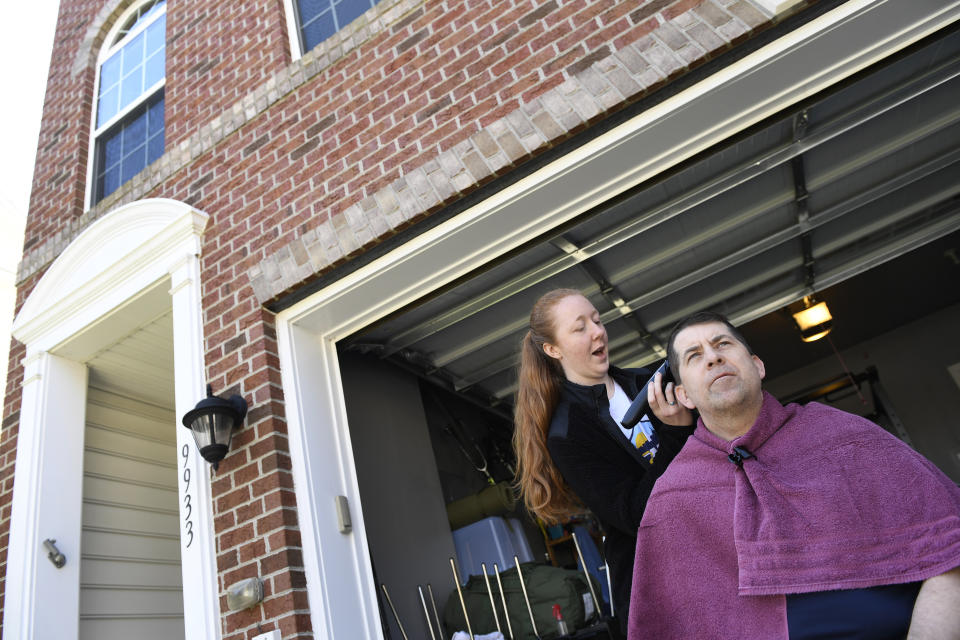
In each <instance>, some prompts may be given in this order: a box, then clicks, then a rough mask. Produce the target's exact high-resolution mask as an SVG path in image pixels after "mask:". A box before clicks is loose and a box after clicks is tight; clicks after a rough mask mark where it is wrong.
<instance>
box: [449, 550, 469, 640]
mask: <svg viewBox="0 0 960 640" xmlns="http://www.w3.org/2000/svg"><path fill="white" fill-rule="evenodd" d="M450 570H451V571H453V583H454V584H455V585H457V595H458V596H460V608H462V609H463V619H464V620H466V621H467V633H469V634H470V640H474V638H473V629H472V628H471V627H470V615H469V614H468V613H467V603H466V601H465V600H464V599H463V589H461V588H460V575H459V574H458V573H457V564H456V563H455V562H454V561H453V558H450Z"/></svg>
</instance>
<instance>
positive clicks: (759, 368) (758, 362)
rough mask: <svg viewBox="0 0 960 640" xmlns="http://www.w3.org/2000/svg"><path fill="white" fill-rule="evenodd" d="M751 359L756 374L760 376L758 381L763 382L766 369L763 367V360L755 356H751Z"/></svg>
mask: <svg viewBox="0 0 960 640" xmlns="http://www.w3.org/2000/svg"><path fill="white" fill-rule="evenodd" d="M751 357H752V358H753V366H755V367H756V368H757V373H759V374H760V379H761V380H763V378H764V376H766V375H767V368H766V367H765V366H764V365H763V360H761V359H760V358H758V357H757V356H751Z"/></svg>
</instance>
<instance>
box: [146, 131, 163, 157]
mask: <svg viewBox="0 0 960 640" xmlns="http://www.w3.org/2000/svg"><path fill="white" fill-rule="evenodd" d="M162 155H163V132H162V131H161V132H160V133H158V134H157V135H155V136H153V137H152V138H150V140H149V141H148V142H147V164H150V163H151V162H153V161H154V160H156V159H157V158H159V157H160V156H162Z"/></svg>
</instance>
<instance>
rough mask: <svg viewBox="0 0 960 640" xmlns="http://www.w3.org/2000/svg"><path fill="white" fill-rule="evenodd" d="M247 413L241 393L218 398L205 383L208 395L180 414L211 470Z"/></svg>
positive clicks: (224, 454)
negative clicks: (227, 397)
mask: <svg viewBox="0 0 960 640" xmlns="http://www.w3.org/2000/svg"><path fill="white" fill-rule="evenodd" d="M246 415H247V401H246V400H244V399H243V396H238V395H233V396H230V399H229V400H226V399H224V398H218V397H216V396H214V395H213V388H212V387H211V386H210V385H209V384H208V385H207V397H206V398H204V399H203V400H201V401H200V402H198V403H197V406H196V407H194V408H193V409H191V410H190V411H187V414H186V415H185V416H183V426H185V427H186V428H188V429H190V431H192V432H193V439H194V440H196V442H197V449H199V451H200V455H201V456H203V459H204V460H206V461H207V462H209V463H211V464H212V465H213V469H214V471H216V469H217V465H218V464H219V463H220V461H221V460H223V458H224V457H225V456H226V455H227V451H228V450H229V449H230V439H231V438H232V437H233V432H234V431H235V430H238V429H240V426H241V425H242V424H243V418H244V417H245V416H246Z"/></svg>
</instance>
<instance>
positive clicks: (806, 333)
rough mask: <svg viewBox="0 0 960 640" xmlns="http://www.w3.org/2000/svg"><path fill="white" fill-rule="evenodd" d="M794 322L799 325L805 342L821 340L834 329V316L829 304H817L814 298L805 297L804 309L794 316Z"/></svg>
mask: <svg viewBox="0 0 960 640" xmlns="http://www.w3.org/2000/svg"><path fill="white" fill-rule="evenodd" d="M793 321H794V322H796V323H797V328H798V329H800V338H801V339H802V340H803V341H804V342H813V341H814V340H819V339H820V338H822V337H824V336H825V335H827V334H828V333H830V330H831V329H833V316H832V315H830V309H829V308H828V307H827V303H826V302H816V301H815V300H814V299H813V296H804V297H803V309H801V310H800V311H797V312H796V313H794V314H793Z"/></svg>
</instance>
